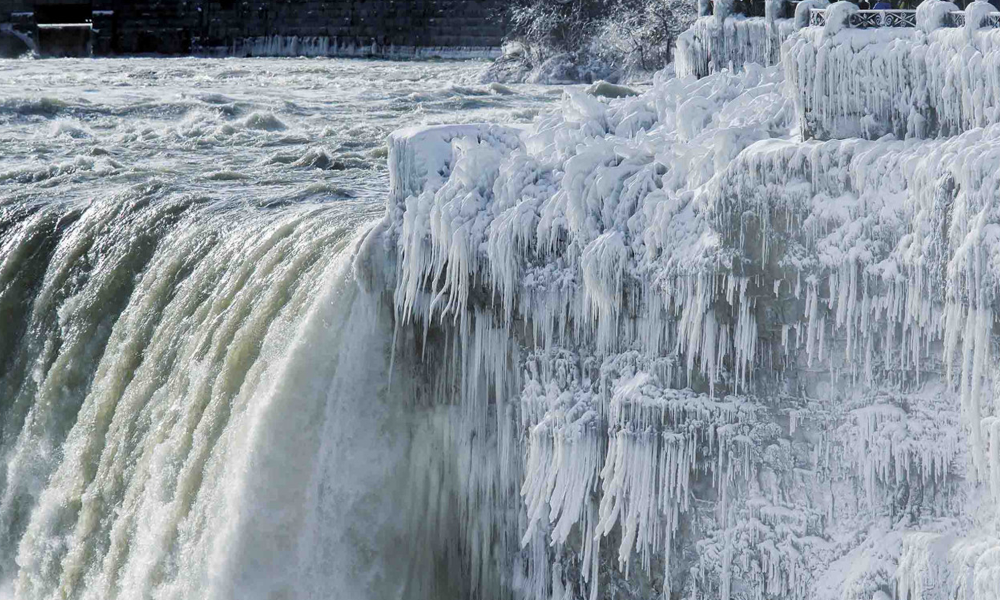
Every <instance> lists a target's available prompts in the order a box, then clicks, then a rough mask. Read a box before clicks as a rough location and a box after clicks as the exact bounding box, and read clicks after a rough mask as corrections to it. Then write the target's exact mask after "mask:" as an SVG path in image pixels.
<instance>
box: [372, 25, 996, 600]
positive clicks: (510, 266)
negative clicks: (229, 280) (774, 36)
mask: <svg viewBox="0 0 1000 600" xmlns="http://www.w3.org/2000/svg"><path fill="white" fill-rule="evenodd" d="M832 12H834V13H836V9H834V10H833V11H832ZM834 29H835V28H833V27H829V28H828V29H827V30H826V31H822V30H815V29H812V28H806V29H804V30H802V31H800V32H797V33H794V34H792V35H791V37H790V38H789V39H788V41H786V42H785V43H784V45H783V47H782V59H783V63H784V64H783V66H781V65H775V66H770V67H763V66H760V65H758V64H756V63H755V62H753V61H748V62H747V63H746V64H745V65H743V66H742V69H741V70H740V71H739V72H738V73H734V72H732V71H730V70H728V69H722V70H718V71H717V72H715V73H713V74H711V75H708V76H707V77H704V78H702V79H696V78H695V77H693V76H687V77H679V78H672V77H667V76H665V75H664V76H661V77H659V78H658V79H657V80H656V81H655V85H654V86H653V87H652V89H651V90H649V91H648V92H646V93H644V94H642V95H640V96H636V97H629V98H622V99H615V100H609V99H604V98H595V97H592V96H589V95H587V94H586V93H584V92H581V91H575V90H569V91H567V92H566V93H565V95H564V98H563V100H562V104H561V106H560V108H559V110H557V111H556V112H554V113H552V114H550V115H548V116H545V117H542V118H541V119H539V120H538V121H537V122H536V123H535V125H534V126H533V127H531V128H530V129H526V130H521V129H513V128H507V127H499V126H491V125H481V126H476V125H471V126H462V127H437V128H431V129H414V130H404V131H400V132H397V133H395V134H394V135H393V136H392V137H391V138H390V155H389V162H390V170H391V185H392V194H391V197H390V199H389V201H388V206H387V208H388V210H387V216H386V219H385V220H384V221H383V223H382V224H381V225H380V226H379V227H378V228H376V230H375V231H374V232H373V233H372V234H371V235H370V237H369V239H368V240H367V242H366V247H367V251H366V253H365V254H363V255H364V256H367V258H368V259H369V260H368V261H367V262H366V261H361V262H360V263H359V267H362V268H363V269H365V274H366V278H367V280H368V281H369V282H370V283H371V284H372V285H373V286H374V287H375V288H376V289H378V288H379V287H385V288H386V289H388V292H387V297H388V298H391V301H392V302H393V303H394V305H395V315H396V320H397V323H396V329H397V334H396V335H397V345H398V347H399V348H402V349H403V350H400V351H401V352H404V351H405V352H409V353H411V354H412V355H414V356H419V359H420V361H422V364H423V365H424V367H423V368H424V369H426V371H425V375H426V376H427V377H430V378H431V379H430V380H431V381H434V382H435V390H437V393H438V394H439V396H437V397H436V398H437V400H436V402H442V400H441V399H442V398H445V399H446V400H444V401H443V403H444V404H445V405H446V408H444V409H442V410H443V411H444V412H443V413H441V416H440V417H439V419H438V420H437V421H435V423H434V424H433V425H432V426H431V429H433V430H434V431H436V432H437V433H434V434H433V435H430V436H429V438H428V439H432V438H434V437H435V436H437V437H439V438H440V439H441V440H442V442H441V443H440V444H438V445H436V446H434V448H435V449H436V450H437V451H440V452H443V454H441V455H438V456H439V457H438V458H437V460H439V461H441V462H442V466H441V468H440V471H439V472H440V476H439V477H438V478H437V479H435V484H434V490H433V493H434V494H437V496H436V497H447V498H451V500H450V502H451V503H452V504H451V505H453V506H457V507H460V508H459V509H458V510H457V512H456V513H455V514H454V515H451V516H450V517H449V518H452V519H455V520H457V521H458V522H459V526H458V527H459V528H458V531H461V534H460V535H458V536H457V539H456V540H452V541H450V542H448V541H443V542H441V544H442V545H443V546H444V547H448V548H450V550H449V552H450V554H448V556H450V557H451V558H450V559H449V560H451V561H452V562H450V563H448V565H449V566H448V567H440V565H439V568H451V569H455V570H456V571H455V572H461V573H463V574H464V575H463V578H464V579H463V580H464V581H466V582H467V583H466V591H465V593H466V594H467V595H469V596H471V597H486V598H491V597H515V598H560V599H563V598H567V599H568V598H592V599H596V598H611V597H616V598H650V597H657V596H662V597H664V598H683V599H707V598H712V599H715V598H722V599H724V600H736V599H769V600H778V599H780V600H797V599H802V600H807V599H808V600H884V599H885V598H889V599H908V600H939V599H940V600H943V599H945V598H948V599H952V598H957V599H961V600H994V599H995V598H998V597H1000V535H998V534H1000V530H998V529H997V522H996V517H997V514H996V506H997V503H998V502H1000V415H997V413H996V410H995V401H994V396H995V394H996V391H995V390H997V389H1000V388H998V387H997V386H998V385H1000V372H997V370H996V359H995V358H994V357H995V353H996V351H997V348H996V346H997V343H998V342H1000V323H998V322H997V318H996V314H997V308H998V306H997V292H998V290H1000V204H998V199H1000V170H998V168H997V167H998V165H1000V125H996V124H993V121H991V120H990V119H989V118H986V117H983V118H982V119H980V118H978V117H976V118H973V119H970V118H967V117H966V114H967V113H965V112H962V111H961V110H958V112H955V113H948V112H947V111H946V110H945V109H944V108H943V107H944V105H943V104H939V105H933V104H931V105H928V106H933V107H938V108H935V110H937V111H938V114H939V123H942V124H944V123H948V125H947V126H944V125H940V126H938V127H937V128H936V129H934V132H938V133H940V134H942V137H936V138H933V139H922V140H921V139H916V138H914V139H907V140H902V139H899V140H897V139H892V138H891V136H890V137H889V138H883V139H881V140H879V141H868V140H865V139H858V138H850V139H833V140H830V141H815V140H807V141H802V133H803V123H804V122H810V123H816V122H819V121H820V120H821V117H816V119H817V120H815V121H809V120H808V114H806V117H807V118H804V113H803V100H802V98H803V93H804V92H803V90H804V89H805V84H803V83H802V82H803V81H805V78H806V77H814V81H820V79H821V78H820V77H819V76H818V75H816V72H817V71H816V70H821V69H822V68H827V69H830V71H828V72H829V73H831V75H829V76H827V78H826V79H822V82H821V83H823V85H828V86H830V85H832V86H833V87H827V88H823V89H826V90H828V91H827V92H823V91H822V90H821V89H820V88H819V87H817V88H815V89H814V90H812V91H810V93H811V94H812V96H811V98H813V100H812V102H813V104H811V105H809V107H816V106H827V105H826V104H822V103H823V102H827V103H828V104H829V105H830V106H834V104H833V103H834V102H835V99H833V98H832V96H835V94H833V93H832V92H829V90H832V89H834V88H836V89H837V90H838V91H837V93H838V94H842V95H843V97H844V98H846V97H848V96H851V94H853V92H854V91H856V90H858V89H861V88H862V87H864V86H866V85H868V84H869V83H872V82H873V81H875V80H876V79H878V78H877V77H875V75H874V74H873V73H872V72H871V71H870V70H868V68H867V67H860V66H858V65H859V61H858V60H849V59H848V58H846V57H847V55H848V54H851V53H857V52H872V53H873V56H877V57H878V60H881V61H884V64H885V65H889V64H896V65H899V64H902V63H905V62H906V61H910V60H913V61H918V60H922V61H924V62H922V63H920V64H923V65H931V64H939V63H935V62H934V60H936V59H934V58H933V56H934V52H939V53H941V55H942V56H943V53H945V52H946V51H948V48H957V47H958V46H959V44H960V40H962V39H964V40H965V42H964V43H965V44H971V45H975V47H976V50H975V51H976V52H980V53H981V55H982V57H981V58H974V59H973V60H971V62H969V64H968V65H966V67H965V68H963V69H962V70H961V75H962V77H963V78H964V79H962V81H961V82H959V81H958V79H959V77H958V75H956V74H955V73H958V71H949V70H948V69H958V66H957V64H958V63H957V62H953V63H949V64H951V65H952V66H948V65H944V66H942V69H943V70H934V69H936V67H934V68H932V67H930V66H925V67H922V68H924V69H925V70H923V71H920V73H922V75H920V76H914V77H916V78H915V79H914V80H913V81H919V82H920V85H922V86H923V87H922V89H923V90H924V91H925V93H926V94H930V93H931V92H930V91H929V90H930V89H931V88H932V87H933V85H932V81H931V78H933V77H940V78H942V79H941V81H947V82H949V83H948V85H951V86H952V87H950V88H946V89H945V91H944V92H942V94H943V95H942V98H953V97H954V94H959V95H963V94H965V93H966V92H965V91H960V92H958V91H956V92H950V91H948V90H966V89H967V90H970V91H969V92H968V93H969V94H971V95H972V97H973V99H972V100H970V101H969V102H970V103H971V104H969V105H975V106H978V104H976V103H977V102H979V101H980V99H985V98H986V97H987V96H986V95H985V94H988V92H985V91H984V92H982V93H979V94H978V95H977V92H975V91H972V90H987V89H991V88H989V86H991V85H992V84H993V83H994V82H993V78H995V76H996V68H995V67H993V68H992V70H991V65H995V62H994V61H995V60H996V56H997V55H996V54H995V53H994V51H993V50H992V46H985V45H976V44H978V43H979V42H981V41H982V40H984V39H987V37H988V36H990V35H992V34H982V33H979V32H975V31H972V32H971V33H970V32H968V31H954V32H951V31H949V32H943V33H940V34H939V33H936V32H935V33H932V34H925V33H916V32H908V33H907V35H901V34H900V35H896V34H884V33H880V32H876V33H873V34H872V35H871V36H869V38H872V39H875V38H879V39H882V40H883V41H882V42H880V43H881V44H882V46H880V47H882V48H883V50H882V51H876V49H874V47H872V46H871V45H865V46H862V47H860V48H861V49H860V50H859V46H858V41H859V40H861V39H862V37H863V36H860V35H859V34H858V32H855V31H850V30H844V31H840V32H837V31H835V30H834ZM963 35H964V36H966V37H965V38H962V37H961V36H963ZM889 38H893V40H895V41H892V40H889ZM911 38H912V40H911ZM864 39H865V40H867V39H868V38H864ZM886 40H888V41H886ZM906 40H911V41H912V44H916V43H917V42H918V41H919V43H920V44H923V45H924V46H923V47H924V48H930V49H928V50H926V51H922V50H914V49H913V48H910V46H908V45H907V44H911V41H906ZM928 40H931V43H930V44H929V45H928ZM935 44H938V45H940V48H937V47H936V46H935ZM948 44H953V46H948ZM935 48H937V49H935ZM961 50H962V52H967V49H966V48H965V47H964V46H963V47H962V48H961ZM968 52H971V51H968ZM810 53H812V54H810ZM824 53H825V54H824ZM911 55H912V56H911ZM810 56H813V57H814V58H812V59H810V58H809V57H810ZM817 56H819V57H820V58H815V57H817ZM837 56H841V57H845V58H843V61H844V62H843V65H844V66H842V67H838V66H836V65H834V64H832V63H831V62H829V61H827V62H825V63H824V62H823V57H837ZM810 60H814V61H817V62H813V63H810V62H809V61H810ZM829 60H832V58H829ZM865 60H867V61H869V63H872V64H883V63H879V62H878V61H874V62H873V61H872V58H871V57H867V56H866V57H865ZM955 60H957V59H955ZM893 61H895V62H893ZM820 63H822V64H820ZM900 68H901V69H903V67H900ZM796 69H798V71H797V70H796ZM810 69H813V70H810ZM886 69H888V67H886ZM834 72H836V76H837V77H841V78H842V79H843V82H842V83H841V80H836V81H835V80H834V79H833V75H832V73H834ZM886 72H892V71H891V69H890V70H888V71H886ZM786 77H788V79H786ZM920 77H923V78H924V79H920ZM978 77H983V78H985V79H986V81H985V82H983V83H982V84H980V83H979V82H978V80H977V78H978ZM934 81H937V80H934ZM883 84H884V85H885V86H886V87H885V88H884V89H885V90H886V92H887V93H888V92H889V91H892V92H893V93H895V92H897V91H899V89H900V88H898V87H895V88H894V87H892V86H893V85H894V84H892V83H891V80H887V81H882V80H881V79H879V80H878V85H883ZM873 85H875V84H874V83H873ZM796 86H798V87H796ZM962 86H965V87H962ZM877 89H883V88H877ZM836 97H837V98H840V97H841V96H836ZM902 97H903V96H899V98H902ZM963 97H964V96H963ZM884 98H885V96H880V95H878V94H877V93H876V92H874V91H873V92H872V94H871V95H869V96H862V97H860V98H859V97H855V96H852V97H851V99H850V102H852V103H857V104H854V106H858V105H864V106H871V105H872V103H874V102H876V101H881V100H882V99H884ZM904 99H905V98H904ZM865 102H868V104H865ZM900 102H902V100H901V101H900ZM817 103H819V104H817ZM900 105H901V104H900V103H897V102H893V101H889V100H886V106H887V107H889V108H886V110H885V111H884V112H880V113H876V114H874V115H873V119H872V120H871V121H865V120H864V119H863V118H859V117H858V116H857V114H856V111H854V110H853V109H852V110H850V111H848V110H841V109H839V108H835V110H833V111H832V112H830V113H829V115H830V119H831V121H830V122H831V123H833V120H836V123H835V125H836V126H831V127H829V128H828V129H827V130H826V131H828V132H829V133H830V134H831V135H832V134H834V133H837V132H841V131H847V130H849V131H851V132H855V133H860V132H862V131H868V132H871V131H873V129H867V130H866V129H864V128H865V127H868V126H869V124H871V123H875V124H878V125H880V126H881V125H886V124H888V125H887V129H886V130H888V131H892V130H895V123H896V122H895V121H893V120H892V119H894V118H895V117H893V116H892V115H894V114H895V113H893V111H896V110H901V109H899V106H900ZM807 108H808V107H807ZM837 111H839V112H837ZM981 112H982V111H981ZM817 114H823V115H825V114H827V113H817ZM983 114H985V112H983ZM822 118H825V117H822ZM908 118H910V119H911V120H912V119H915V118H914V117H912V116H911V117H908ZM879 119H885V120H883V121H879ZM949 119H952V120H951V121H949ZM851 127H853V129H851ZM906 131H908V132H910V133H913V132H914V131H913V130H911V129H910V128H907V129H906ZM929 131H930V130H928V129H924V130H921V131H917V132H916V133H924V134H926V133H928V132H929ZM959 132H961V133H959ZM949 133H958V134H957V135H953V136H951V137H943V136H944V135H945V134H949ZM900 137H902V136H900ZM418 362H419V361H418ZM428 452H429V454H432V451H430V450H429V451H428ZM440 456H448V457H455V458H440ZM436 518H437V517H436ZM424 526H426V527H427V528H429V529H430V530H433V529H434V527H435V525H434V524H433V520H431V521H429V523H428V524H424ZM451 531H455V530H454V529H452V530H451ZM428 535H432V534H428Z"/></svg>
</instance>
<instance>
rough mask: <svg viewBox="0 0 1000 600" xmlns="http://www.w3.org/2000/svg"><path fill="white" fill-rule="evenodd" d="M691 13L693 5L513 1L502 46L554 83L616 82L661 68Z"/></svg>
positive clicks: (632, 0) (663, 0) (660, 0)
mask: <svg viewBox="0 0 1000 600" xmlns="http://www.w3.org/2000/svg"><path fill="white" fill-rule="evenodd" d="M696 13H697V11H696V8H695V0H516V2H514V3H513V4H511V6H510V8H509V9H508V18H509V22H510V33H509V35H508V41H509V42H514V43H515V44H516V46H517V47H518V49H519V51H520V55H519V57H518V58H519V60H522V61H524V62H526V63H528V69H534V70H536V71H537V70H538V69H540V68H542V69H544V68H545V67H543V65H546V63H548V64H549V65H550V68H549V71H550V73H549V74H550V75H554V77H555V78H561V79H580V80H592V79H598V78H604V79H617V78H620V77H622V76H627V75H630V74H634V73H635V72H637V71H655V70H657V69H660V68H663V67H664V66H666V64H667V63H668V62H669V61H670V59H671V57H672V56H671V53H672V50H671V48H672V46H673V43H674V40H675V38H676V36H677V35H678V34H680V32H682V31H684V30H685V29H686V28H687V27H688V25H690V23H691V21H693V20H694V18H695V16H696ZM553 64H555V65H556V66H551V65H553Z"/></svg>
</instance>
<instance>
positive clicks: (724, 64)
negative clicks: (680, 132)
mask: <svg viewBox="0 0 1000 600" xmlns="http://www.w3.org/2000/svg"><path fill="white" fill-rule="evenodd" d="M794 29H795V28H794V22H793V20H792V19H777V18H770V17H749V18H747V17H744V16H742V15H734V16H729V17H725V18H723V19H720V18H718V17H716V16H707V17H701V18H699V19H698V20H697V21H695V22H694V24H692V25H691V27H690V28H689V29H688V30H687V31H685V32H684V33H682V34H681V35H680V37H678V38H677V52H676V54H675V57H676V59H675V60H676V63H675V67H676V69H677V74H678V75H679V76H682V77H683V76H685V75H694V76H697V77H704V76H705V75H708V74H709V73H715V72H716V71H720V70H722V69H731V70H739V69H742V68H743V66H744V65H746V64H747V63H757V64H759V65H762V66H769V65H775V64H778V62H779V61H780V60H781V55H780V49H781V43H782V42H783V41H785V39H786V38H788V36H789V35H791V34H792V32H793V31H794Z"/></svg>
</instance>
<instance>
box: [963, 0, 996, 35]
mask: <svg viewBox="0 0 1000 600" xmlns="http://www.w3.org/2000/svg"><path fill="white" fill-rule="evenodd" d="M996 12H997V9H996V8H994V7H993V5H992V4H990V3H989V2H983V1H982V0H976V1H975V2H972V3H970V4H969V5H968V6H966V7H965V30H966V31H968V32H969V33H970V34H971V33H972V32H974V31H976V30H979V29H982V28H983V27H986V26H987V25H988V24H989V17H990V15H991V14H993V13H996Z"/></svg>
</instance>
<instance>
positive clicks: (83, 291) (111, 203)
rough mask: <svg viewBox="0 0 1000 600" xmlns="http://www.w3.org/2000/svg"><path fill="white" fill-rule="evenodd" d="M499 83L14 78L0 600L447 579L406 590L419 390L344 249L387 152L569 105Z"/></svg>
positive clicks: (4, 276)
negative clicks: (427, 127)
mask: <svg viewBox="0 0 1000 600" xmlns="http://www.w3.org/2000/svg"><path fill="white" fill-rule="evenodd" d="M482 69H483V64H482V63H451V62H441V63H405V62H371V61H341V60H202V59H132V60H89V61H75V60H51V61H6V62H0V148H2V152H0V452H2V454H3V461H4V462H3V464H4V467H5V468H4V469H2V470H0V580H2V582H3V583H2V588H0V596H2V597H16V598H25V599H29V598H94V599H107V598H130V599H131V598H241V599H243V598H345V599H354V598H378V599H383V598H390V597H415V594H416V593H417V592H416V591H414V589H415V588H414V586H422V587H420V589H431V588H433V589H443V588H447V587H448V585H447V583H445V584H443V585H440V584H434V585H432V586H431V587H427V586H426V585H425V584H423V583H419V582H416V583H414V582H415V578H414V577H413V576H412V573H408V572H407V569H412V556H410V555H411V554H413V548H411V547H410V546H409V542H408V541H407V538H406V532H407V531H408V530H407V527H408V525H407V523H405V520H406V519H407V511H406V510H404V509H405V508H406V507H405V506H401V505H400V504H401V503H405V498H406V493H405V490H403V489H402V486H405V485H407V483H406V482H407V477H405V476H404V474H405V472H406V471H408V469H409V468H410V466H409V464H410V463H409V461H410V460H411V458H410V454H411V449H410V448H409V447H408V444H409V441H408V440H410V437H411V433H412V432H411V429H412V427H411V424H410V423H408V422H407V419H408V417H407V415H406V413H405V411H403V410H400V409H399V407H400V406H401V405H402V404H405V403H404V402H401V397H402V396H405V395H406V394H408V393H409V392H408V387H407V386H408V384H407V383H406V382H405V381H403V382H399V383H393V385H392V387H391V388H390V386H389V385H388V374H389V371H390V359H389V354H390V353H389V348H390V345H391V344H392V334H393V331H392V325H391V320H390V319H387V318H385V316H384V315H380V314H379V311H380V310H383V309H381V308H380V307H379V305H378V303H377V302H375V301H373V300H372V299H370V298H366V299H364V301H360V300H359V298H360V297H361V296H364V294H363V293H362V292H360V291H359V288H358V285H357V284H356V283H355V282H354V279H353V277H354V275H353V272H352V263H351V254H352V253H351V249H352V248H353V247H354V246H355V242H356V240H357V239H358V237H359V235H361V233H362V232H363V231H364V230H365V229H366V227H367V225H368V224H369V223H371V222H372V220H373V219H374V218H376V217H377V216H378V215H380V214H381V213H382V211H383V210H384V209H383V201H384V197H385V194H386V192H387V189H388V181H387V175H386V169H385V158H386V150H385V136H386V134H387V133H388V132H390V131H391V130H393V129H396V128H398V127H402V126H410V125H418V124H433V123H441V122H473V121H484V120H489V121H493V122H497V121H499V122H526V121H530V120H531V119H532V118H533V116H534V115H535V114H537V113H538V112H539V111H540V110H542V109H543V108H544V107H545V105H546V104H548V103H550V102H551V101H552V99H553V98H558V94H559V93H560V91H559V90H557V89H546V88H542V87H530V86H513V87H511V88H505V87H498V86H494V87H490V86H487V85H482V84H479V83H477V81H478V76H479V74H480V72H481V70H482ZM404 555H405V556H404ZM435 586H436V587H435ZM417 591H419V590H417Z"/></svg>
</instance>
